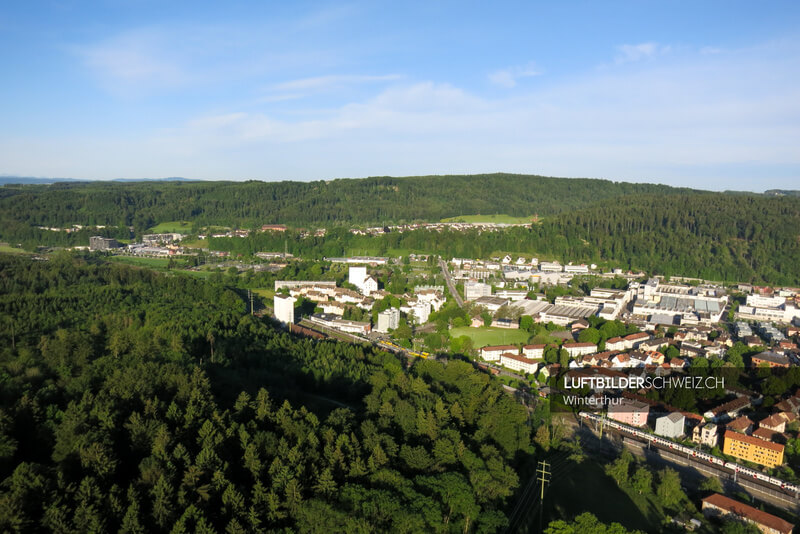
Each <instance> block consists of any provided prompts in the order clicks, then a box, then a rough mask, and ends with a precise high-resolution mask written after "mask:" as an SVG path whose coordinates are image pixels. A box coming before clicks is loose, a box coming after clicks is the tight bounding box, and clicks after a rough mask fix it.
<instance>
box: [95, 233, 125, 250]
mask: <svg viewBox="0 0 800 534" xmlns="http://www.w3.org/2000/svg"><path fill="white" fill-rule="evenodd" d="M119 247H120V244H119V242H118V241H117V240H116V239H112V238H110V237H102V236H99V235H95V236H92V237H90V238H89V250H111V249H114V248H119Z"/></svg>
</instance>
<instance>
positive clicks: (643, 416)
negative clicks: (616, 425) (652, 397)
mask: <svg viewBox="0 0 800 534" xmlns="http://www.w3.org/2000/svg"><path fill="white" fill-rule="evenodd" d="M649 413H650V405H648V404H645V403H644V402H640V401H637V400H633V399H620V402H619V403H618V404H612V405H610V406H609V408H608V417H609V418H611V419H613V420H615V421H619V422H620V423H623V424H626V425H630V426H639V427H642V426H645V425H646V424H647V416H648V414H649Z"/></svg>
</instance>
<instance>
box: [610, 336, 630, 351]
mask: <svg viewBox="0 0 800 534" xmlns="http://www.w3.org/2000/svg"><path fill="white" fill-rule="evenodd" d="M627 348H628V344H627V343H625V340H624V339H622V338H621V337H612V338H611V339H609V340H607V341H606V350H626V349H627Z"/></svg>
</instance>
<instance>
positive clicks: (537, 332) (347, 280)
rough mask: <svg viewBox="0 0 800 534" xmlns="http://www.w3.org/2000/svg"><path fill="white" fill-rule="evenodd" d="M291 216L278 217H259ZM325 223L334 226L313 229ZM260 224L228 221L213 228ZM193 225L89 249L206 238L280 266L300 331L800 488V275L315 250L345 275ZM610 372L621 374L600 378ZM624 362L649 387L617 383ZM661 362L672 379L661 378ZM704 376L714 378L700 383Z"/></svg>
mask: <svg viewBox="0 0 800 534" xmlns="http://www.w3.org/2000/svg"><path fill="white" fill-rule="evenodd" d="M415 229H416V228H392V229H388V228H387V229H385V230H384V229H380V228H373V229H368V230H365V231H364V232H365V235H374V234H377V233H380V232H382V231H390V230H391V231H413V230H415ZM285 230H286V228H285V227H283V226H281V225H265V226H264V227H263V228H261V230H260V231H261V232H284V231H285ZM488 231H492V229H488ZM354 232H359V230H354ZM314 233H316V234H317V235H322V234H321V233H320V232H319V231H317V232H309V233H308V236H313V235H314ZM246 235H247V232H245V231H237V230H229V231H226V232H225V233H220V234H215V235H214V237H215V238H230V239H233V238H237V237H238V238H241V237H244V236H246ZM308 236H306V237H308ZM197 237H199V238H205V237H207V236H206V235H203V234H201V235H200V236H197ZM185 238H186V236H184V235H182V234H178V233H163V234H146V235H144V236H142V242H141V243H132V244H129V245H128V246H127V247H122V246H121V245H120V244H119V243H117V242H116V241H114V240H112V239H109V238H102V237H95V238H92V239H91V241H90V250H92V251H100V252H101V253H106V254H107V253H112V254H117V255H119V254H122V255H130V256H137V257H156V258H170V257H173V258H174V257H181V256H183V257H192V256H193V255H201V254H202V255H204V256H205V257H206V258H207V261H209V263H208V265H206V266H194V267H191V268H192V269H195V270H197V269H202V268H204V267H205V268H207V269H215V268H216V269H217V271H219V265H223V266H227V267H229V268H230V270H231V272H232V273H237V274H241V273H243V272H245V271H246V270H247V269H250V271H251V272H268V273H270V275H271V276H272V277H273V279H274V280H273V282H272V285H271V287H269V288H263V289H257V288H256V289H254V290H253V291H254V292H256V293H257V295H258V296H259V297H261V298H260V300H261V302H262V307H261V309H260V313H262V314H266V315H269V316H271V317H273V318H274V320H275V321H276V322H277V323H278V324H281V325H283V327H284V328H287V329H290V330H292V331H293V332H295V333H299V334H302V335H310V336H314V337H333V338H336V339H340V340H344V341H349V342H356V343H368V344H373V345H375V346H377V347H379V348H382V349H384V350H387V351H391V352H396V353H398V354H401V355H405V356H406V357H408V358H412V359H413V358H428V359H436V358H447V357H463V358H465V359H467V360H468V361H471V362H473V364H474V365H475V366H476V367H478V368H479V369H483V370H485V371H486V372H488V373H490V374H493V375H495V376H496V377H497V378H498V379H500V380H502V381H503V382H504V383H505V387H506V388H507V389H508V390H509V391H516V392H520V393H522V394H525V395H533V396H537V397H540V398H547V399H548V400H549V401H550V406H551V410H553V411H554V413H555V412H558V411H560V410H563V411H564V412H569V411H574V410H576V409H580V410H581V412H580V413H581V417H582V418H585V419H586V421H587V424H590V423H594V424H595V430H599V432H600V433H601V434H602V432H603V428H602V427H603V426H605V427H606V430H607V431H617V432H619V433H620V434H621V435H625V436H627V437H628V438H629V439H638V440H641V441H642V442H647V443H650V442H652V444H653V445H654V446H658V445H661V446H665V447H669V448H670V449H671V450H680V451H684V452H685V453H687V454H689V455H691V456H692V457H696V458H699V459H705V461H707V463H708V464H709V465H710V466H711V465H713V464H715V463H717V464H718V466H719V468H720V469H725V468H727V469H729V470H731V471H732V472H734V473H736V474H738V475H740V476H745V474H748V475H749V476H752V478H753V479H755V480H760V481H762V482H763V483H764V484H765V487H766V486H767V485H771V486H774V487H775V488H777V489H778V490H779V491H783V492H786V494H787V495H789V496H790V497H791V498H793V499H795V500H796V499H797V498H798V492H800V479H798V478H797V476H796V475H795V469H796V467H797V466H796V465H795V464H791V463H790V462H789V459H790V458H794V459H796V458H797V456H796V451H798V450H799V449H800V439H798V430H799V429H800V428H799V424H800V421H798V412H800V390H798V386H800V350H798V343H797V342H798V334H799V333H800V292H798V290H797V289H795V288H790V287H785V288H784V287H763V286H756V285H752V284H747V283H727V284H725V283H721V282H713V281H704V280H699V279H684V278H680V277H672V278H666V277H663V276H648V275H647V274H646V273H644V272H632V271H628V270H623V269H618V268H613V269H608V270H603V269H601V268H599V267H598V266H597V265H594V264H588V265H587V264H570V263H567V264H561V263H559V262H558V261H555V260H553V259H549V260H543V261H540V260H539V259H538V258H536V257H533V256H514V255H511V254H506V255H502V256H495V257H491V258H484V259H480V258H449V259H444V258H439V257H438V256H435V255H431V254H409V255H408V256H405V257H389V256H349V257H326V258H324V259H322V260H313V261H312V262H311V263H312V264H316V265H319V268H318V269H317V271H316V272H317V273H322V272H325V271H327V272H328V273H329V275H330V274H331V273H334V272H335V273H339V276H338V282H337V280H332V279H330V276H328V277H327V278H326V277H320V278H318V279H310V278H306V279H301V278H298V277H297V276H290V277H285V278H281V275H284V274H291V273H292V272H293V271H292V269H291V266H292V265H293V264H297V263H299V262H308V261H309V260H308V259H307V258H306V259H304V258H301V257H295V256H293V255H292V254H289V253H288V252H287V251H284V252H259V253H256V254H254V255H253V257H251V258H248V259H246V261H245V259H234V258H231V257H230V256H229V254H228V253H225V252H213V251H210V250H207V249H206V250H202V249H200V250H198V249H194V248H191V247H185V246H181V242H182V241H184V239H185ZM213 258H217V259H216V260H213ZM215 261H216V262H224V263H214V262H215ZM194 263H197V262H194ZM215 265H216V267H215ZM234 267H236V268H235V269H234ZM295 271H296V270H295ZM304 272H308V271H304ZM400 279H402V282H403V283H398V280H400ZM248 291H249V290H248ZM267 299H270V300H267ZM252 307H253V304H252V303H251V308H252ZM598 377H599V378H603V379H608V380H609V381H608V382H603V380H600V381H597V382H591V379H595V380H596V379H597V378H598ZM623 378H624V379H625V380H630V382H628V383H629V384H630V383H632V384H636V385H637V387H629V386H627V385H626V387H617V386H615V385H614V383H613V380H614V379H616V380H620V379H623ZM654 378H656V379H661V383H662V384H663V383H668V384H673V385H671V386H668V387H664V386H657V385H656V384H658V383H659V381H658V380H653V379H654ZM581 379H584V380H586V379H589V380H590V381H589V382H586V381H584V382H582V383H584V384H586V383H590V384H593V385H594V386H593V387H583V388H580V392H579V396H578V397H576V396H575V395H574V394H573V392H572V391H569V390H568V388H565V387H564V386H565V381H566V382H567V383H569V381H570V380H572V381H575V380H581ZM631 379H633V380H631ZM645 379H647V380H645ZM699 379H705V380H706V382H708V380H709V379H710V380H711V381H712V382H713V386H712V387H697V385H698V383H699V381H698V380H699ZM573 383H576V382H573ZM642 384H647V385H646V386H643V387H638V386H640V385H642ZM674 384H680V385H678V386H674ZM586 410H589V412H586ZM592 412H594V413H595V414H596V415H594V416H593V415H591V414H592ZM597 416H599V417H600V418H599V419H591V418H592V417H595V418H596V417H597ZM715 495H716V496H712V497H710V498H709V500H708V503H706V501H705V500H704V502H703V509H704V511H706V510H708V511H709V513H720V510H722V512H723V513H733V512H730V510H737V512H736V513H737V514H738V515H739V516H741V517H746V518H747V517H750V518H751V519H752V521H755V522H756V523H757V524H770V522H772V523H774V522H775V521H778V522H780V521H781V520H779V519H778V518H775V517H774V516H769V514H766V515H767V516H769V517H768V518H767V519H764V517H763V515H764V513H763V512H759V511H758V510H756V512H759V513H755V512H752V510H750V508H748V505H747V504H746V503H742V502H738V501H736V500H733V499H730V498H729V497H725V496H723V495H720V494H715ZM717 501H719V502H717ZM726 507H727V508H726ZM726 509H727V510H728V512H725V510H726ZM754 510H755V509H754ZM759 520H760V521H761V523H759ZM765 521H766V523H764V522H765ZM784 523H785V522H784ZM778 531H780V532H790V530H785V529H784V530H778Z"/></svg>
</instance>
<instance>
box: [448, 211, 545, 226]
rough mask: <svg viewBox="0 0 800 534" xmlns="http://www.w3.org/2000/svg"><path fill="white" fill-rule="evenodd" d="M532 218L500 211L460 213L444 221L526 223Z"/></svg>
mask: <svg viewBox="0 0 800 534" xmlns="http://www.w3.org/2000/svg"><path fill="white" fill-rule="evenodd" d="M532 219H533V216H530V217H512V216H511V215H505V214H503V213H499V214H496V215H459V216H458V217H448V218H447V219H442V222H444V223H450V222H464V223H504V224H524V223H529V222H531V220H532Z"/></svg>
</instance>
